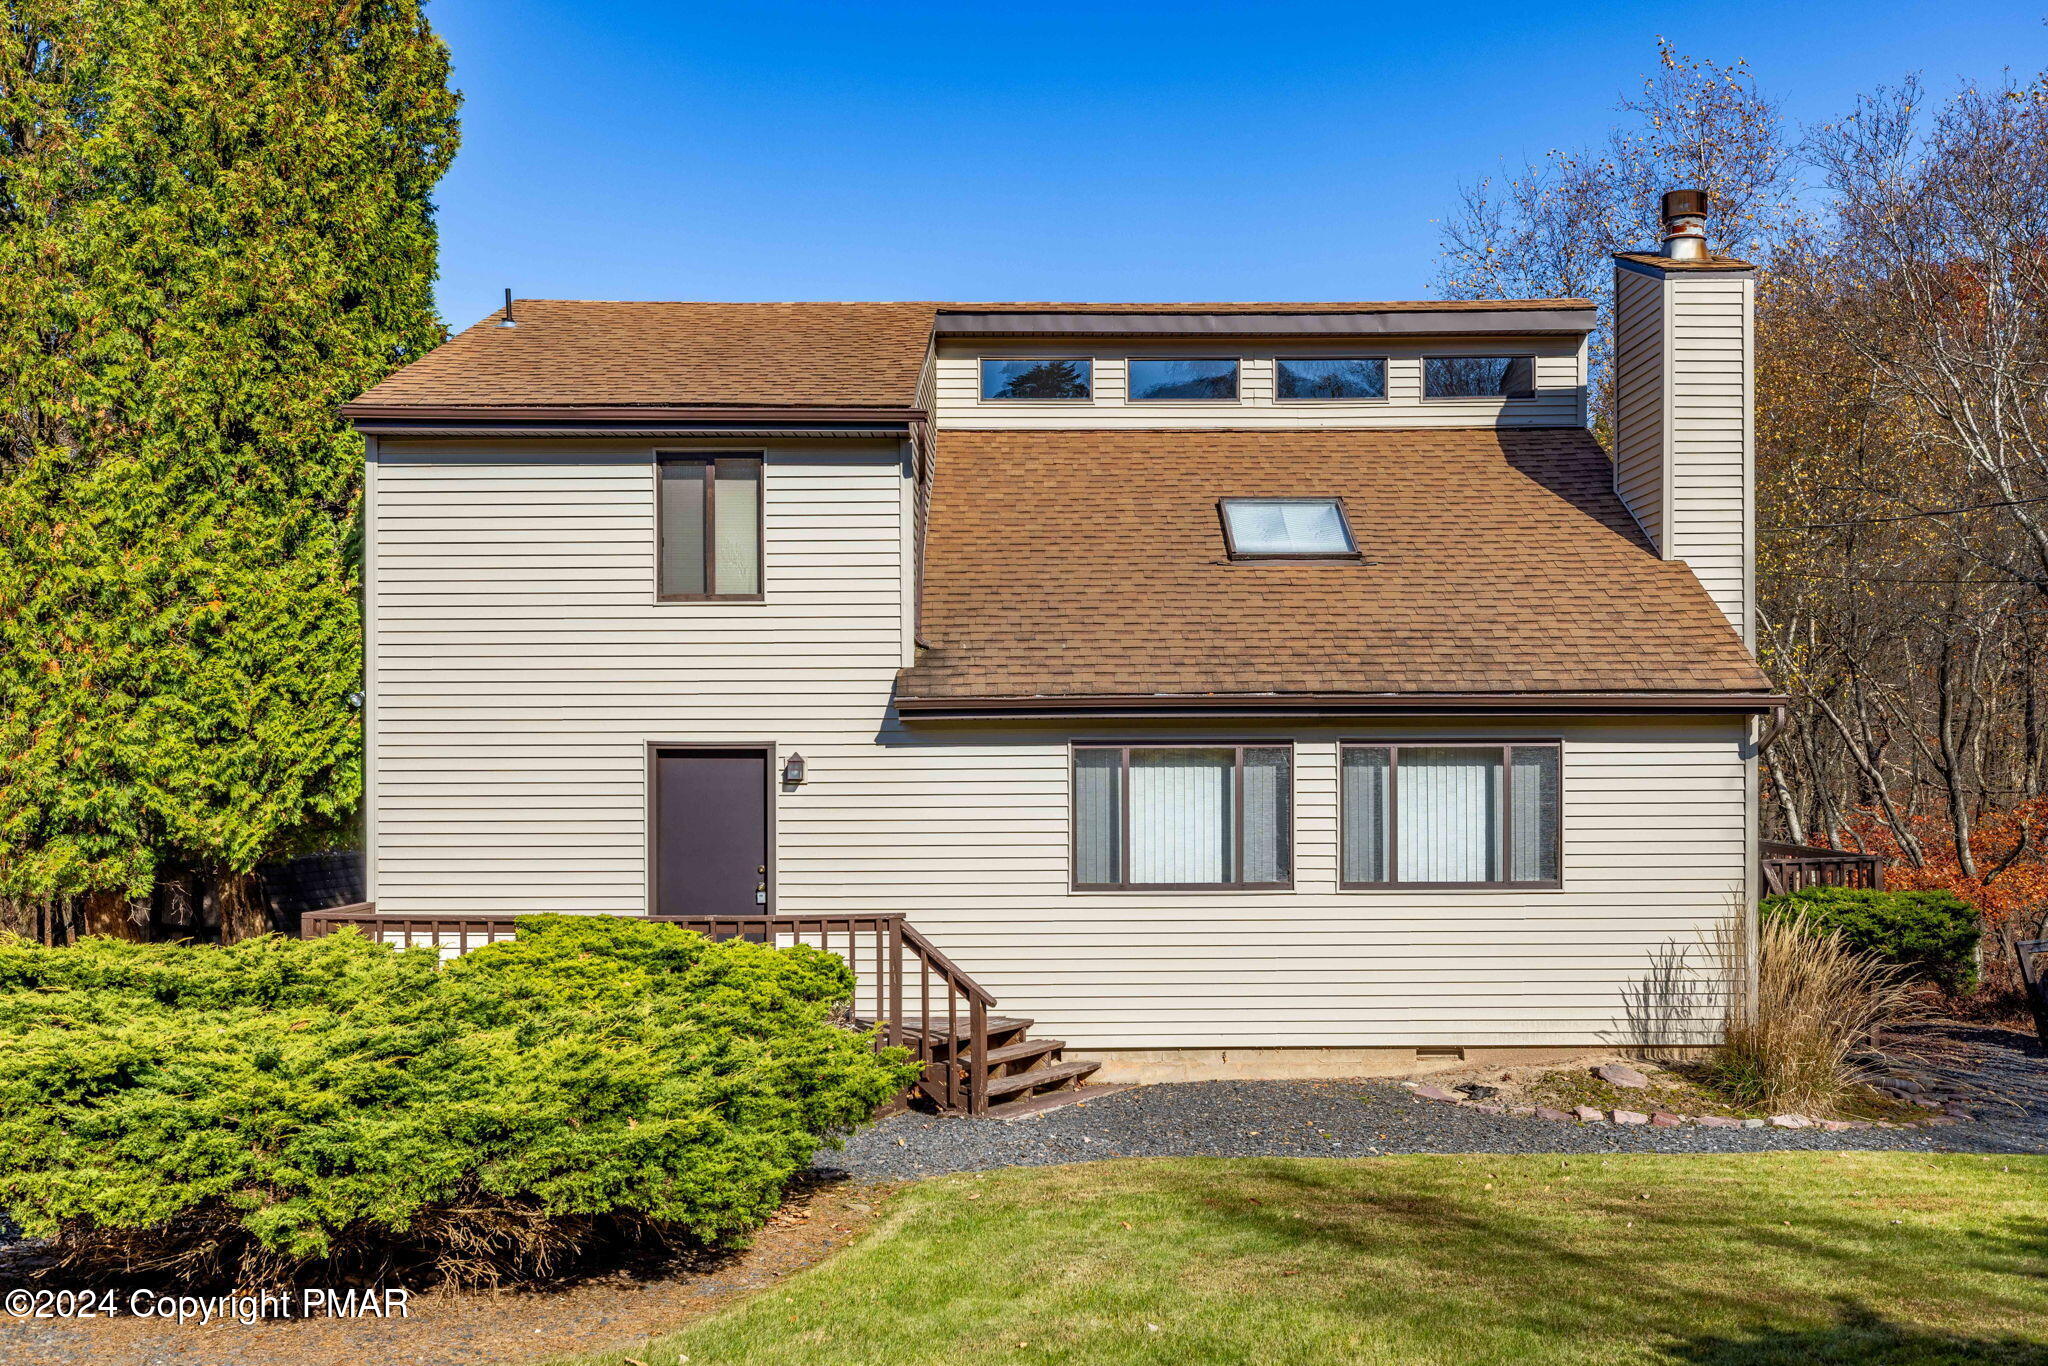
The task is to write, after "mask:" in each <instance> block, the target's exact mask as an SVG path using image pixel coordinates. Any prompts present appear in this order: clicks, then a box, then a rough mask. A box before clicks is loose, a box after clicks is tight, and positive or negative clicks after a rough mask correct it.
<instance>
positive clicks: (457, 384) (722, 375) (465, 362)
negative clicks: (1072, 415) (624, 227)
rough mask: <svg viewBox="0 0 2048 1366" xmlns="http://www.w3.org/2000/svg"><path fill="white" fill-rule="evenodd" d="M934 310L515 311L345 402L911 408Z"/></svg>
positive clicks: (656, 306)
mask: <svg viewBox="0 0 2048 1366" xmlns="http://www.w3.org/2000/svg"><path fill="white" fill-rule="evenodd" d="M932 307H933V306H932V305H931V304H929V303H788V304H717V303H594V302H587V301H583V300H568V299H520V300H518V301H517V302H516V303H515V304H514V305H513V309H512V316H513V317H514V318H516V319H517V320H518V323H519V325H518V326H517V327H499V326H498V318H499V317H500V316H501V315H499V314H497V313H493V314H492V315H491V316H490V317H488V318H486V319H484V320H483V321H482V322H480V323H477V324H476V325H475V326H473V327H471V328H469V329H468V330H466V331H464V332H461V333H459V334H457V335H456V336H454V337H451V338H450V339H449V340H448V341H447V342H446V343H445V344H444V345H442V346H439V347H437V348H435V349H434V350H433V351H431V352H429V353H428V354H427V355H425V356H423V357H421V358H420V359H419V360H417V361H414V362H413V363H412V364H411V365H408V366H406V367H405V368H404V369H403V370H400V371H399V372H398V373H397V374H395V375H392V376H391V377H390V378H389V379H387V380H385V381H384V382H383V383H382V384H379V385H378V386H377V387H376V388H374V389H372V390H370V391H369V392H368V393H366V394H364V395H363V396H362V397H361V398H359V399H357V400H356V403H357V404H361V405H365V406H370V405H390V406H395V405H418V406H425V407H473V408H491V407H531V406H540V407H562V408H576V407H636V406H645V407H690V406H697V405H702V406H708V407H717V406H722V405H746V406H750V407H751V406H763V407H785V406H786V407H828V408H829V407H887V408H908V407H910V406H912V404H913V403H914V402H915V401H916V394H917V376H918V371H919V370H920V369H921V368H922V367H923V365H924V356H925V350H926V348H927V346H928V345H929V342H930V338H931V326H932ZM351 406H354V405H351Z"/></svg>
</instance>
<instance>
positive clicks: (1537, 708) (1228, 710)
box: [896, 691, 1789, 721]
mask: <svg viewBox="0 0 2048 1366" xmlns="http://www.w3.org/2000/svg"><path fill="white" fill-rule="evenodd" d="M1788 700H1789V699H1787V698H1786V697H1784V696H1783V695H1781V694H1778V693H1769V692H1702V691H1694V692H1593V693H1541V692H1536V693H1531V692H1513V693H1511V692H1500V693H1478V692H1465V693H1449V692H1445V693H1234V694H1215V693H1205V694H1175V693H1131V694H1096V695H1086V696H1084V695H1071V696H1067V695H1039V696H1010V697H908V696H899V697H898V698H897V699H896V709H897V711H898V712H899V713H900V714H901V715H902V717H903V719H904V720H906V721H920V720H922V721H940V720H963V719H970V718H973V719H1002V718H1024V717H1054V716H1074V717H1079V716H1087V717H1100V718H1116V717H1143V716H1215V717H1226V716H1305V715H1308V716H1640V715H1650V714H1654V715H1660V716H1668V715H1694V716H1756V715H1762V714H1765V713H1768V712H1771V711H1775V710H1776V709H1778V708H1779V707H1782V706H1784V705H1786V703H1787V702H1788Z"/></svg>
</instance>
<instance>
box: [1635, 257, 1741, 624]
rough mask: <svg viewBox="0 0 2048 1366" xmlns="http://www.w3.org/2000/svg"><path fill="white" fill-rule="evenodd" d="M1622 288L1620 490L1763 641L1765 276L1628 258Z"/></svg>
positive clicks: (1665, 548) (1732, 617)
mask: <svg viewBox="0 0 2048 1366" xmlns="http://www.w3.org/2000/svg"><path fill="white" fill-rule="evenodd" d="M1650 269H1651V270H1653V271H1654V270H1655V268H1654V267H1652V268H1650ZM1614 284H1615V434H1614V482H1615V489H1616V491H1617V492H1619V493H1620V495H1621V498H1622V501H1623V502H1625V503H1626V504H1627V505H1628V507H1629V510H1630V511H1631V512H1633V513H1634V514H1635V518H1636V521H1637V523H1638V524H1639V525H1640V526H1641V527H1642V528H1643V531H1644V533H1645V534H1646V535H1648V536H1649V537H1650V539H1651V541H1652V542H1653V543H1654V544H1655V545H1656V546H1657V548H1658V550H1659V552H1660V553H1661V554H1663V555H1664V557H1665V558H1666V559H1674V560H1684V561H1685V562H1686V564H1687V565H1688V566H1690V567H1691V569H1692V571H1693V573H1694V574H1695V575H1696V576H1697V577H1698V578H1699V581H1700V583H1701V584H1702V586H1704V587H1705V588H1706V590H1707V593H1708V594H1709V595H1710V596H1711V597H1712V598H1713V599H1714V601H1715V603H1716V604H1718V605H1719V606H1720V608H1721V610H1722V611H1723V612H1725V613H1726V614H1727V616H1728V620H1729V621H1730V623H1732V624H1733V625H1734V626H1735V628H1736V630H1737V631H1739V632H1740V633H1741V634H1742V638H1743V640H1744V641H1746V642H1750V643H1752V644H1753V643H1754V631H1753V625H1752V603H1753V598H1754V591H1753V585H1752V582H1751V569H1750V566H1751V563H1752V559H1753V550H1754V537H1755V527H1754V504H1753V501H1752V487H1753V476H1754V470H1753V467H1752V460H1753V455H1752V445H1753V432H1752V418H1751V409H1752V404H1753V395H1752V393H1751V380H1750V366H1751V356H1752V352H1753V350H1754V338H1753V336H1752V328H1753V322H1752V318H1753V312H1754V290H1755V280H1754V278H1753V276H1752V275H1751V274H1750V273H1748V272H1746V271H1667V272H1659V273H1655V274H1651V273H1646V272H1645V271H1643V270H1636V269H1632V268H1630V267H1629V266H1627V265H1617V266H1616V268H1615V272H1614Z"/></svg>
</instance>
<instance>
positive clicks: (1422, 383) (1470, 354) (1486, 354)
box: [1415, 351, 1540, 403]
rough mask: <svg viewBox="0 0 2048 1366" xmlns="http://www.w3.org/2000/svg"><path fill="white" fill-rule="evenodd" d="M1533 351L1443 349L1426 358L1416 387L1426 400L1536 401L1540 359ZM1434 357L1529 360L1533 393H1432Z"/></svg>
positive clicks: (1530, 388)
mask: <svg viewBox="0 0 2048 1366" xmlns="http://www.w3.org/2000/svg"><path fill="white" fill-rule="evenodd" d="M1538 359H1540V357H1538V356H1537V355H1536V353H1535V352H1533V351H1467V352H1446V351H1439V352H1437V353H1435V354H1434V355H1427V356H1424V357H1423V358H1422V367H1421V370H1420V371H1419V372H1418V373H1417V374H1416V376H1415V378H1416V386H1417V389H1418V390H1419V392H1420V394H1421V398H1422V401H1423V402H1424V403H1533V402H1535V400H1536V394H1537V388H1538V386H1537V384H1536V362H1537V360H1538ZM1433 360H1525V361H1527V362H1529V392H1528V393H1526V394H1432V393H1430V392H1429V363H1430V362H1431V361H1433Z"/></svg>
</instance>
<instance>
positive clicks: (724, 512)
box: [656, 453, 761, 602]
mask: <svg viewBox="0 0 2048 1366" xmlns="http://www.w3.org/2000/svg"><path fill="white" fill-rule="evenodd" d="M659 460H660V472H661V480H660V502H659V506H658V508H657V511H656V520H657V522H658V524H659V539H660V548H659V554H658V559H659V562H660V567H659V571H658V572H659V585H658V588H657V592H658V593H659V595H660V596H661V597H663V598H667V599H672V600H675V601H680V602H689V601H699V600H709V599H717V598H731V599H738V600H741V601H750V600H753V599H757V598H759V597H760V596H761V457H760V456H758V455H676V454H673V453H665V454H663V455H661V456H660V457H659Z"/></svg>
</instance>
